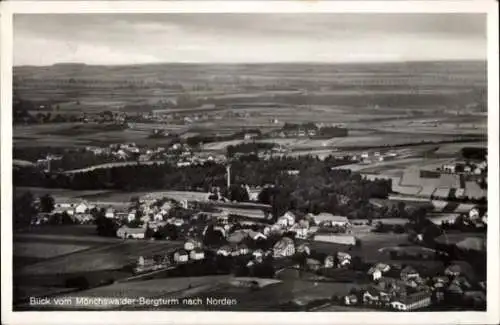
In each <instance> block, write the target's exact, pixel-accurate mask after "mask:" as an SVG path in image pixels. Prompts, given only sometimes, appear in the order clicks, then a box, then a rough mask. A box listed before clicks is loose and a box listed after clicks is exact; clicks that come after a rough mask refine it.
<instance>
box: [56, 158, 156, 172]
mask: <svg viewBox="0 0 500 325" xmlns="http://www.w3.org/2000/svg"><path fill="white" fill-rule="evenodd" d="M164 163H165V160H150V161H140V162H138V161H122V162H113V163H107V164H101V165H94V166H89V167H85V168H81V169H73V170H67V171H65V172H64V174H77V173H85V172H90V171H94V170H96V169H107V168H114V167H126V166H144V165H155V164H158V165H162V164H164Z"/></svg>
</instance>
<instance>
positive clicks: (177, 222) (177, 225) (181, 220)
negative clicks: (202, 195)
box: [172, 218, 184, 227]
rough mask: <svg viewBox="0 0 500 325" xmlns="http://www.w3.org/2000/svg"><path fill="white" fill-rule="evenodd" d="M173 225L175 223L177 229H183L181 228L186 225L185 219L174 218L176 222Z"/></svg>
mask: <svg viewBox="0 0 500 325" xmlns="http://www.w3.org/2000/svg"><path fill="white" fill-rule="evenodd" d="M172 223H173V224H174V225H175V226H176V227H181V226H182V225H183V224H184V219H180V218H174V220H173V221H172Z"/></svg>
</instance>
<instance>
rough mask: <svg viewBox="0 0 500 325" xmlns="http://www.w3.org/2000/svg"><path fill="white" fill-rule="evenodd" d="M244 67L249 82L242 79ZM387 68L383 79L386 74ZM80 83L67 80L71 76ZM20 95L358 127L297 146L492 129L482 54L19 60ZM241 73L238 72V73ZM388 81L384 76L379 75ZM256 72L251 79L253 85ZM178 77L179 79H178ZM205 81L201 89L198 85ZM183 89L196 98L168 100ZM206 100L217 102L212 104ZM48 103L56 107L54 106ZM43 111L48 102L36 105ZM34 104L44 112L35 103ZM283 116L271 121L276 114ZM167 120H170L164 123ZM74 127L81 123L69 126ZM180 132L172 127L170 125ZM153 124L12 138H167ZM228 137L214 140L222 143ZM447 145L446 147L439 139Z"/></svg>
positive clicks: (62, 141) (44, 128) (238, 126)
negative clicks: (339, 59) (409, 58)
mask: <svg viewBox="0 0 500 325" xmlns="http://www.w3.org/2000/svg"><path fill="white" fill-rule="evenodd" d="M241 76H244V79H245V82H244V83H239V82H237V81H238V80H240V79H241V78H242V77H241ZM381 76H383V79H382V77H381ZM70 78H71V79H73V80H74V81H75V82H74V83H68V82H67V80H68V79H70ZM14 79H15V82H14V90H15V91H16V96H18V97H19V98H21V99H23V100H31V101H34V102H44V103H46V102H55V103H57V105H58V109H57V111H54V112H52V113H53V115H55V114H63V115H64V114H81V113H80V112H82V111H83V112H87V113H98V112H103V111H106V110H109V111H113V112H127V113H132V114H136V113H146V112H152V111H158V110H163V111H167V112H171V113H176V114H182V115H184V116H189V115H193V114H205V115H207V118H208V119H198V120H193V122H192V123H191V124H189V125H186V127H185V128H183V129H182V130H181V131H179V132H181V133H184V132H192V133H196V134H201V135H203V134H208V133H214V132H216V133H219V134H221V135H222V134H231V133H234V132H238V131H241V130H242V129H243V128H259V129H261V130H262V131H263V132H267V131H269V130H271V129H277V128H280V127H281V126H282V125H283V124H284V123H286V122H291V123H297V122H299V123H303V122H305V121H309V122H319V123H326V124H336V125H343V126H345V127H347V128H349V129H350V130H351V129H352V130H356V131H355V132H353V133H351V135H350V136H348V137H346V138H335V139H329V140H326V141H325V140H310V141H309V140H306V141H302V140H297V141H296V142H295V143H292V144H291V146H292V147H293V148H296V149H300V150H304V149H311V150H312V149H318V148H320V147H327V148H333V147H351V146H352V147H367V146H383V145H401V144H407V143H413V144H418V143H421V142H422V141H443V140H454V139H458V137H459V136H462V135H465V134H467V135H471V136H479V137H483V138H484V136H485V135H486V121H487V117H486V107H484V106H485V104H484V103H485V102H486V99H485V97H484V89H485V85H486V69H485V64H484V62H460V63H443V62H429V63H406V64H371V65H370V66H367V65H364V64H358V65H353V64H345V65H322V64H311V65H309V64H308V65H304V64H252V65H232V64H219V65H217V64H203V65H201V64H163V65H143V66H122V67H106V66H103V67H96V66H86V65H82V66H78V67H74V66H72V65H54V66H50V67H15V68H14ZM235 81H236V82H235ZM381 81H383V82H381ZM247 82H251V84H252V87H247ZM179 85H180V87H179ZM200 87H201V88H202V89H199V88H200ZM180 96H184V97H187V98H188V99H189V100H190V101H191V102H198V103H200V104H199V105H194V106H193V105H185V106H182V105H180V106H179V107H174V108H168V107H166V106H165V105H164V103H165V102H166V101H167V100H171V99H176V98H178V97H180ZM201 104H213V105H215V108H214V109H209V110H207V109H206V108H205V107H204V106H202V105H201ZM48 110H49V111H50V108H49V109H48ZM42 111H43V112H46V111H47V107H44V108H43V109H42V108H40V112H42ZM31 113H33V114H36V113H38V111H37V110H35V111H32V112H31ZM276 120H277V121H278V123H274V122H272V121H276ZM162 124H163V125H162V128H165V127H166V128H168V127H169V126H168V124H166V123H162ZM73 127H76V128H77V129H76V130H74V131H73V130H72V128H73ZM172 131H173V132H177V129H176V128H173V129H172ZM148 133H149V131H147V130H146V131H140V130H111V129H104V130H103V127H102V126H96V125H81V124H80V125H73V124H68V123H60V125H36V126H29V127H25V126H18V125H16V126H15V127H14V144H15V145H16V146H31V145H34V143H33V142H34V141H33V140H36V143H37V145H52V146H81V145H89V144H107V143H113V142H131V141H133V142H136V143H137V142H138V143H141V144H152V145H154V144H157V143H161V144H165V143H166V142H167V140H165V139H148V138H147V136H148ZM226 145H227V143H218V144H213V145H208V147H207V149H210V150H221V149H223V148H224V147H225V146H226ZM443 150H444V149H443Z"/></svg>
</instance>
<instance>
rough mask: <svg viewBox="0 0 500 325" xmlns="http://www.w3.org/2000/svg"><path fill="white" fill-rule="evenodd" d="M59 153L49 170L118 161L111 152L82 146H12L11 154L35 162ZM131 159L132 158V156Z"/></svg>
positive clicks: (70, 168) (69, 168)
mask: <svg viewBox="0 0 500 325" xmlns="http://www.w3.org/2000/svg"><path fill="white" fill-rule="evenodd" d="M49 153H50V154H53V155H60V156H61V159H57V160H52V161H51V162H50V164H51V170H53V171H57V170H72V169H78V168H85V167H88V166H94V165H100V164H106V163H111V162H116V161H119V159H118V158H117V157H115V156H113V155H111V154H102V155H96V154H94V153H93V152H90V151H86V150H85V149H84V148H79V149H67V148H55V147H54V148H52V147H27V148H21V149H19V148H18V149H16V148H14V152H13V156H14V158H15V159H21V160H27V161H31V162H36V161H37V160H38V159H45V158H46V156H47V155H48V154H49ZM131 159H134V157H132V158H131Z"/></svg>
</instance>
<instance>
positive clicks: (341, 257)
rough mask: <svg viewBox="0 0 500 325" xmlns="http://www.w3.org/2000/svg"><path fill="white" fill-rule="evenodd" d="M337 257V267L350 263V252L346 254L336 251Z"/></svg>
mask: <svg viewBox="0 0 500 325" xmlns="http://www.w3.org/2000/svg"><path fill="white" fill-rule="evenodd" d="M337 259H338V263H339V265H338V266H339V267H344V266H348V265H349V264H351V255H350V254H347V253H344V252H338V253H337Z"/></svg>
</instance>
